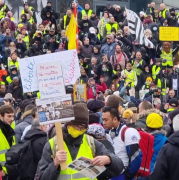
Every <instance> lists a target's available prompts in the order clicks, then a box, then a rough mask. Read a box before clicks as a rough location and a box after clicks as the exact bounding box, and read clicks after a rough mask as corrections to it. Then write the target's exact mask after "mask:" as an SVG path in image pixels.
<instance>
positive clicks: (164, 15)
mask: <svg viewBox="0 0 179 180" xmlns="http://www.w3.org/2000/svg"><path fill="white" fill-rule="evenodd" d="M166 11H167V9H165V10H163V12H162V11H160V12H159V15H161V16H162V17H163V18H166Z"/></svg>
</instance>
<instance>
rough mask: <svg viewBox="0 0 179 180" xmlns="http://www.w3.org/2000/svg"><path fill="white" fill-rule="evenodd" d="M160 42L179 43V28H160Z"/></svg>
mask: <svg viewBox="0 0 179 180" xmlns="http://www.w3.org/2000/svg"><path fill="white" fill-rule="evenodd" d="M159 40H160V41H179V27H169V26H167V27H166V26H165V27H164V26H161V27H159Z"/></svg>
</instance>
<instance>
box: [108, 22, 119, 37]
mask: <svg viewBox="0 0 179 180" xmlns="http://www.w3.org/2000/svg"><path fill="white" fill-rule="evenodd" d="M112 28H115V30H116V31H117V30H118V24H117V23H114V24H113V25H111V24H110V23H107V24H106V31H107V35H108V34H111V30H112Z"/></svg>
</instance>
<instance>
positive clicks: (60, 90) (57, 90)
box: [37, 61, 66, 99]
mask: <svg viewBox="0 0 179 180" xmlns="http://www.w3.org/2000/svg"><path fill="white" fill-rule="evenodd" d="M37 76H38V83H39V91H40V97H41V98H42V99H43V98H50V97H57V96H63V95H65V94H66V93H65V88H64V83H63V77H62V69H61V64H60V62H59V61H54V62H53V63H51V62H46V63H40V64H37Z"/></svg>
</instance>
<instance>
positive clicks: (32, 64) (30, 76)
mask: <svg viewBox="0 0 179 180" xmlns="http://www.w3.org/2000/svg"><path fill="white" fill-rule="evenodd" d="M54 61H59V62H60V63H61V66H62V71H63V78H64V83H65V85H69V84H75V82H76V80H77V79H78V78H79V77H80V67H79V62H78V56H77V51H76V50H69V51H63V52H58V53H52V54H45V55H41V56H34V57H28V58H23V59H20V60H19V67H20V68H19V69H20V74H21V80H22V86H23V92H24V93H27V92H33V91H38V90H39V85H38V78H37V64H38V63H46V62H51V63H53V62H54Z"/></svg>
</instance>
